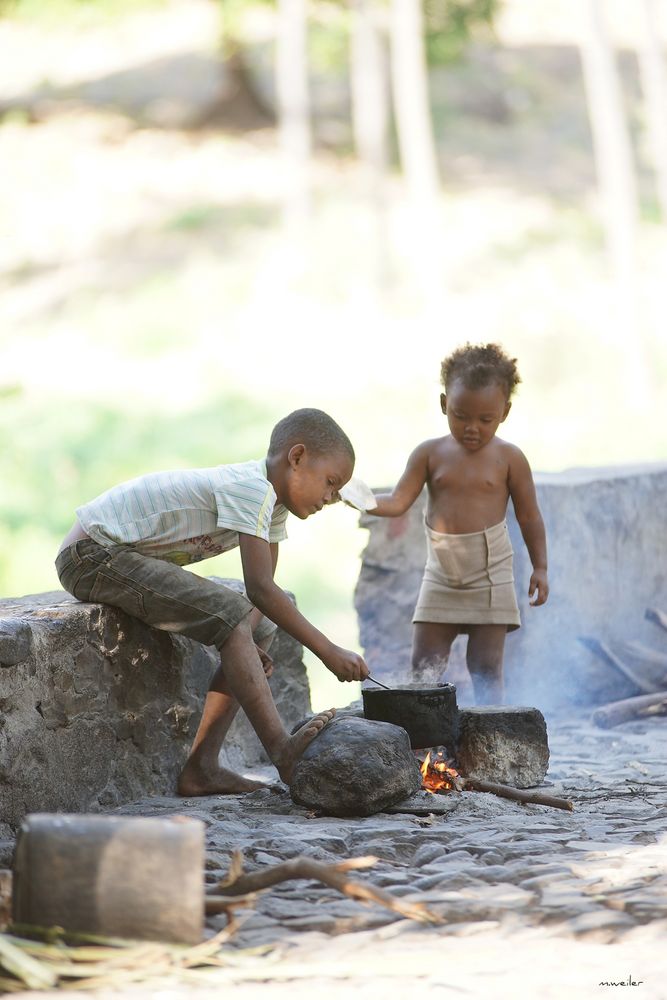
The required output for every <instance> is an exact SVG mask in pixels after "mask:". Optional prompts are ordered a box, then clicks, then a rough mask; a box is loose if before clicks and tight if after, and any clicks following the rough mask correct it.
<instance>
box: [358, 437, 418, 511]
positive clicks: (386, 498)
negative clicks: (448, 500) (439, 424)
mask: <svg viewBox="0 0 667 1000" xmlns="http://www.w3.org/2000/svg"><path fill="white" fill-rule="evenodd" d="M430 450H431V442H430V441H424V442H423V443H422V444H420V445H418V446H417V447H416V448H415V450H414V451H413V452H412V454H411V455H410V457H409V459H408V463H407V465H406V466H405V471H404V473H403V475H402V476H401V478H400V479H399V481H398V483H397V484H396V486H394V488H393V490H392V491H391V493H378V494H376V496H375V499H376V500H377V507H373V509H372V510H369V511H367V513H368V514H375V515H377V516H378V517H400V516H401V514H405V512H406V510H407V509H408V508H409V507H411V506H412V504H413V503H414V502H415V500H416V499H417V497H418V496H419V494H420V493H421V491H422V489H423V488H424V483H425V482H426V478H427V475H428V458H429V454H430Z"/></svg>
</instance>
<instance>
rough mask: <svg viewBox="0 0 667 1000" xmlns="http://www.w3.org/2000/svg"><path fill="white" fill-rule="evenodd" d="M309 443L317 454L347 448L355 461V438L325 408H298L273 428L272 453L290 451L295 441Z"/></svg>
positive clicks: (270, 450) (311, 449) (270, 448)
mask: <svg viewBox="0 0 667 1000" xmlns="http://www.w3.org/2000/svg"><path fill="white" fill-rule="evenodd" d="M295 444H305V446H306V448H308V450H309V451H312V452H313V453H314V454H316V455H326V454H331V453H333V452H340V451H343V452H345V453H346V454H347V455H348V457H349V458H350V460H351V461H352V464H354V461H355V454H354V448H353V447H352V442H351V441H350V439H349V437H348V436H347V434H346V433H345V431H344V430H343V428H342V427H340V426H339V425H338V424H337V423H336V421H335V420H334V419H333V417H330V416H329V414H328V413H325V412H324V410H316V409H314V408H311V407H304V408H303V409H301V410H294V411H293V412H292V413H288V414H287V416H286V417H283V418H282V420H279V421H278V423H277V424H276V426H275V427H274V428H273V430H272V432H271V439H270V441H269V456H271V457H273V456H275V455H278V454H279V453H280V452H282V451H289V449H290V448H291V447H292V445H295Z"/></svg>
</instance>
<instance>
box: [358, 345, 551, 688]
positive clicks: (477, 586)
mask: <svg viewBox="0 0 667 1000" xmlns="http://www.w3.org/2000/svg"><path fill="white" fill-rule="evenodd" d="M441 380H442V386H443V388H444V390H445V391H444V393H442V394H441V396H440V405H441V408H442V412H443V413H444V415H445V416H446V418H447V423H448V424H449V431H450V433H449V434H448V435H446V436H445V437H441V438H433V439H432V440H430V441H424V442H423V443H422V444H420V445H418V446H417V447H416V448H415V450H414V451H413V452H412V454H411V455H410V458H409V459H408V464H407V467H406V469H405V472H404V473H403V475H402V476H401V478H400V480H399V482H398V484H397V486H396V487H395V488H394V490H393V491H392V492H391V493H385V494H379V495H377V496H376V497H375V503H376V505H377V506H376V507H375V508H374V509H369V511H368V513H369V514H377V515H379V516H381V517H397V516H399V515H401V514H404V513H405V512H406V510H407V509H408V507H410V506H411V505H412V504H413V503H414V501H415V500H416V499H417V497H418V496H419V494H420V493H421V491H422V489H423V487H424V484H426V486H427V489H428V504H427V509H426V521H425V525H424V527H425V531H426V546H427V553H428V555H427V562H426V568H425V570H424V577H423V580H422V586H421V590H420V593H419V597H418V599H417V607H416V609H415V613H414V616H413V619H412V620H413V622H414V625H415V630H414V641H413V648H412V669H413V672H414V675H415V677H416V679H418V680H434V679H437V678H436V677H433V676H430V677H429V676H428V675H429V674H431V675H432V674H433V673H434V671H436V672H439V670H440V669H441V668H442V667H443V666H446V664H447V660H448V657H449V652H450V649H451V646H452V643H453V641H454V639H455V638H456V636H457V635H458V634H459V632H464V633H467V634H468V649H467V665H468V670H469V671H470V676H471V678H472V682H473V687H474V690H475V698H476V700H477V702H478V704H501V703H502V701H503V697H504V691H503V652H504V646H505V636H506V634H507V632H508V631H511V630H513V629H516V628H518V627H519V624H520V618H519V608H518V605H517V601H516V594H515V591H514V576H513V569H512V563H513V553H512V546H511V544H510V540H509V532H508V530H507V524H506V522H505V513H506V510H507V504H508V501H509V499H510V497H511V498H512V502H513V504H514V513H515V515H516V519H517V521H518V523H519V528H520V529H521V534H522V536H523V540H524V542H525V544H526V548H527V549H528V555H529V556H530V560H531V562H532V565H533V572H532V575H531V578H530V583H529V585H528V596H529V597H530V598H532V601H531V603H532V604H534V605H539V604H544V602H545V601H546V599H547V597H548V594H549V584H548V582H547V546H546V537H545V531H544V522H543V520H542V515H541V514H540V510H539V507H538V504H537V497H536V493H535V485H534V483H533V477H532V473H531V471H530V466H529V464H528V462H527V460H526V457H525V455H524V454H523V452H522V451H520V450H519V448H517V447H516V445H513V444H510V443H509V442H507V441H502V440H501V439H500V438H498V437H496V431H497V430H498V427H499V426H500V424H502V423H503V421H504V420H505V419H506V417H507V415H508V413H509V411H510V407H511V405H512V404H511V402H510V397H511V395H512V393H513V391H514V389H515V387H516V385H517V383H518V382H519V381H520V378H519V374H518V372H517V368H516V361H515V359H514V358H510V357H508V356H507V354H505V352H504V351H503V350H502V348H501V347H499V346H498V345H497V344H479V345H472V344H466V345H465V346H463V347H461V348H459V349H458V350H456V351H454V353H453V354H451V355H450V356H449V357H447V358H445V360H444V361H443V362H442V366H441ZM369 507H370V503H369Z"/></svg>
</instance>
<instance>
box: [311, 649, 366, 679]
mask: <svg viewBox="0 0 667 1000" xmlns="http://www.w3.org/2000/svg"><path fill="white" fill-rule="evenodd" d="M322 662H323V663H324V665H325V666H326V667H327V669H329V670H330V671H331V673H332V674H335V675H336V677H337V678H338V680H339V681H363V680H366V678H367V677H368V674H369V670H368V667H367V666H366V664H365V662H364V659H363V657H361V656H359V654H358V653H353V652H352V650H351V649H343V647H342V646H332V647H331V653H330V654H328V655H327V656H326V658H325V657H322Z"/></svg>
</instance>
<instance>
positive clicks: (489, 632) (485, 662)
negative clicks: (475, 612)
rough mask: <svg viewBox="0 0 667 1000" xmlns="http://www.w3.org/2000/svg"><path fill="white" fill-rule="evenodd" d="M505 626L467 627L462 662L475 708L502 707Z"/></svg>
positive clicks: (503, 695)
mask: <svg viewBox="0 0 667 1000" xmlns="http://www.w3.org/2000/svg"><path fill="white" fill-rule="evenodd" d="M506 635H507V626H505V625H471V626H470V633H469V638H468V651H467V654H466V659H467V663H468V670H469V671H470V676H471V678H472V684H473V688H474V689H475V701H476V702H477V704H478V705H502V704H503V702H504V699H505V689H504V684H503V653H504V651H505V636H506Z"/></svg>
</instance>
